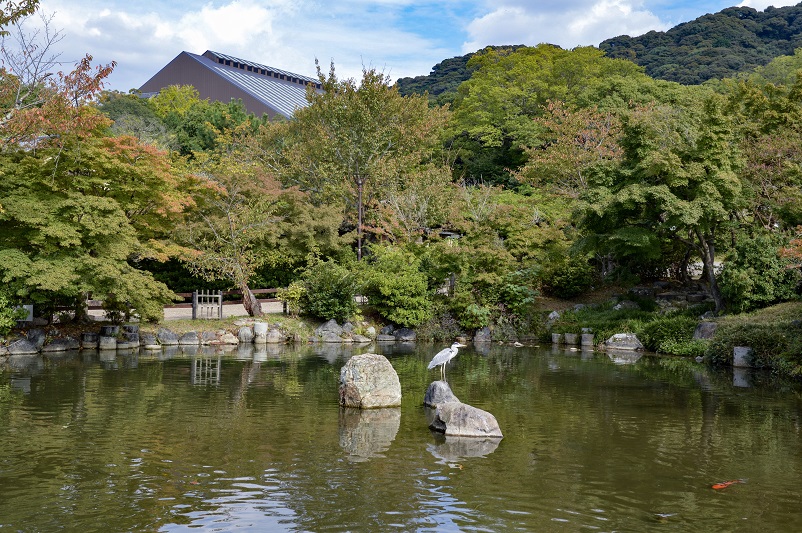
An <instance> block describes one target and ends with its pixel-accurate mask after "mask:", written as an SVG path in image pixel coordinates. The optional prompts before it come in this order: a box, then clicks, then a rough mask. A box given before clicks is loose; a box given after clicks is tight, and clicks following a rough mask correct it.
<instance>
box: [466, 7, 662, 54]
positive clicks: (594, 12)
mask: <svg viewBox="0 0 802 533" xmlns="http://www.w3.org/2000/svg"><path fill="white" fill-rule="evenodd" d="M496 5H497V7H496V8H495V9H494V11H492V12H491V13H489V14H487V15H485V16H483V17H481V18H478V19H476V20H474V21H473V22H472V23H471V24H470V25H469V26H468V33H469V34H470V37H471V39H470V41H468V42H466V43H465V44H464V45H463V47H462V48H463V51H464V52H466V53H467V52H471V51H474V50H477V49H479V48H482V47H483V46H486V45H487V44H527V45H536V44H539V43H551V44H557V45H560V46H562V47H563V48H573V47H575V46H580V45H581V46H585V45H597V44H599V43H600V42H601V41H603V40H604V39H607V38H609V37H613V36H616V35H622V34H626V35H632V36H635V35H640V34H642V33H645V32H647V31H649V30H665V29H668V26H667V25H666V24H664V23H663V22H661V21H660V19H659V18H658V17H657V16H656V15H655V14H653V13H652V12H650V11H648V10H645V9H643V8H642V7H640V3H639V2H631V1H626V0H584V1H582V0H580V1H577V0H573V1H571V0H567V1H565V2H557V1H548V2H527V1H524V0H506V1H503V2H502V3H501V5H498V4H496Z"/></svg>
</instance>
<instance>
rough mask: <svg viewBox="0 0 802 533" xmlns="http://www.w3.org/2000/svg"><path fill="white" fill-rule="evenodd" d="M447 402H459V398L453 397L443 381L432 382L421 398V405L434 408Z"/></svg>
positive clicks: (449, 388)
mask: <svg viewBox="0 0 802 533" xmlns="http://www.w3.org/2000/svg"><path fill="white" fill-rule="evenodd" d="M448 402H459V398H457V397H456V396H455V395H454V393H453V392H452V391H451V387H449V385H448V383H446V382H445V381H442V380H439V381H432V382H431V383H430V384H429V388H428V389H426V394H425V395H424V396H423V405H425V406H427V407H432V408H435V407H437V406H438V405H440V404H444V403H448Z"/></svg>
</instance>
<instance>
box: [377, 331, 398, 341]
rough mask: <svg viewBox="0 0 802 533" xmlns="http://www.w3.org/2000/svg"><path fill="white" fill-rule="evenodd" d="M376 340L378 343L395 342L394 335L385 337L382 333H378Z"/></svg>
mask: <svg viewBox="0 0 802 533" xmlns="http://www.w3.org/2000/svg"><path fill="white" fill-rule="evenodd" d="M376 340H377V341H379V342H395V335H385V334H384V333H379V334H378V335H376Z"/></svg>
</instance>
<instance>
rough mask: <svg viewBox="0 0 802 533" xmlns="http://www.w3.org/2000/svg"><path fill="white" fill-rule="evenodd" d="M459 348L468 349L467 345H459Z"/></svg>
mask: <svg viewBox="0 0 802 533" xmlns="http://www.w3.org/2000/svg"><path fill="white" fill-rule="evenodd" d="M457 346H459V347H460V348H467V347H468V345H467V344H457Z"/></svg>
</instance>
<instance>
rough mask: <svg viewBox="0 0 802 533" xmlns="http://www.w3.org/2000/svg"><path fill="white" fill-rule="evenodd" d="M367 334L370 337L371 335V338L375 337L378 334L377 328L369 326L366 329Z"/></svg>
mask: <svg viewBox="0 0 802 533" xmlns="http://www.w3.org/2000/svg"><path fill="white" fill-rule="evenodd" d="M365 334H366V335H367V336H368V337H371V338H372V337H375V336H376V328H374V327H373V326H368V329H366V330H365Z"/></svg>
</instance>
